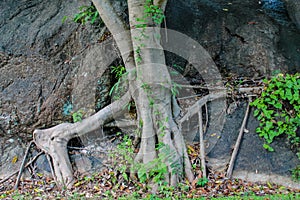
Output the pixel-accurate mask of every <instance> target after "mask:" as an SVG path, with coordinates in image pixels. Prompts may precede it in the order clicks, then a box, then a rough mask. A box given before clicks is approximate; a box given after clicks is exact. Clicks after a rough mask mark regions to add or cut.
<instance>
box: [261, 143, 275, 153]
mask: <svg viewBox="0 0 300 200" xmlns="http://www.w3.org/2000/svg"><path fill="white" fill-rule="evenodd" d="M263 147H264V148H265V149H266V150H268V151H274V149H273V148H272V147H271V146H270V145H268V144H264V145H263Z"/></svg>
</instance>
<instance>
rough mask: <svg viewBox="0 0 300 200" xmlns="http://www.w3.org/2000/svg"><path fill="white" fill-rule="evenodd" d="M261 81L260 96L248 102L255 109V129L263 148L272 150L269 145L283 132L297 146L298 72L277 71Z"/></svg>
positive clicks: (299, 116) (298, 140)
mask: <svg viewBox="0 0 300 200" xmlns="http://www.w3.org/2000/svg"><path fill="white" fill-rule="evenodd" d="M264 83H265V88H264V90H263V92H262V94H261V96H260V97H259V98H257V99H256V100H255V101H254V102H252V103H251V105H252V106H254V107H255V108H256V110H255V111H254V116H255V117H257V119H258V120H259V121H260V124H259V127H258V128H257V129H256V132H257V133H258V134H259V136H261V137H263V138H264V140H265V142H266V143H265V144H264V148H265V149H267V150H270V151H274V149H273V148H272V147H271V146H270V144H271V143H272V142H273V140H274V138H276V137H277V136H279V135H282V134H284V135H287V137H288V140H289V141H290V142H291V144H292V145H295V146H296V147H297V146H299V143H300V138H299V137H298V136H297V134H296V130H297V128H298V127H299V126H300V98H299V89H300V74H299V73H297V74H295V75H290V74H286V75H283V74H278V75H276V76H274V77H272V78H271V79H270V80H266V79H265V80H264Z"/></svg>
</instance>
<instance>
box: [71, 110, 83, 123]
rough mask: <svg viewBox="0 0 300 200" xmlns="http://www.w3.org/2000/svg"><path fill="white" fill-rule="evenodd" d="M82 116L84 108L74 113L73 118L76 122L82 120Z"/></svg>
mask: <svg viewBox="0 0 300 200" xmlns="http://www.w3.org/2000/svg"><path fill="white" fill-rule="evenodd" d="M82 117H83V111H82V110H78V111H77V112H74V113H72V119H73V122H74V123H76V122H80V121H82Z"/></svg>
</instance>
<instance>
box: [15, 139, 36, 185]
mask: <svg viewBox="0 0 300 200" xmlns="http://www.w3.org/2000/svg"><path fill="white" fill-rule="evenodd" d="M32 143H33V141H31V142H30V143H29V145H28V147H27V149H26V152H25V155H24V158H23V161H22V164H21V166H20V170H19V174H18V177H17V180H16V183H15V186H14V189H17V188H18V186H19V183H20V179H21V175H22V172H23V169H24V165H25V162H26V158H27V155H28V153H29V149H30V147H31V145H32Z"/></svg>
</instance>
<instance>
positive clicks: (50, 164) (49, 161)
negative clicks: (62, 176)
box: [46, 154, 57, 183]
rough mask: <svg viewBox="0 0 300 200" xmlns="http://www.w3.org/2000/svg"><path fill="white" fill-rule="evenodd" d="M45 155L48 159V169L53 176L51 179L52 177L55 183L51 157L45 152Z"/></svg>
mask: <svg viewBox="0 0 300 200" xmlns="http://www.w3.org/2000/svg"><path fill="white" fill-rule="evenodd" d="M46 157H47V160H48V163H49V166H50V170H51V174H52V176H53V179H54V181H55V183H57V182H56V181H57V180H56V176H55V173H54V169H53V166H52V162H51V158H50V156H49V154H46Z"/></svg>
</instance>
